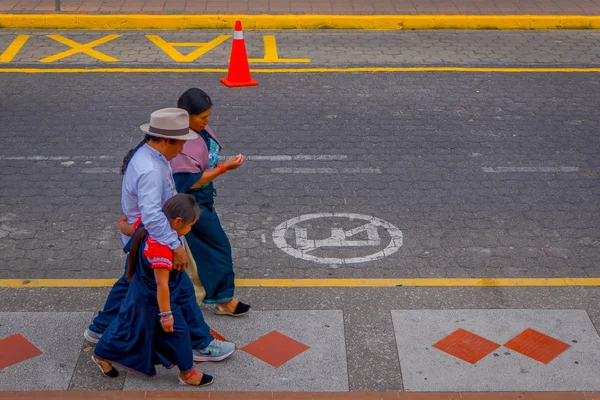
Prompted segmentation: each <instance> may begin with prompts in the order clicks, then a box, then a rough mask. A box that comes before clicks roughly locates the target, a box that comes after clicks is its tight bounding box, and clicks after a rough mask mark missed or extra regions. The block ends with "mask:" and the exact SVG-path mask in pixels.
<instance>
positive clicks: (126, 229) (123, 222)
mask: <svg viewBox="0 0 600 400" xmlns="http://www.w3.org/2000/svg"><path fill="white" fill-rule="evenodd" d="M117 226H118V227H119V230H120V231H121V233H122V234H123V235H125V236H133V234H134V232H135V229H134V228H133V226H134V225H133V224H128V223H127V217H126V216H124V215H123V216H122V217H121V219H119V222H117Z"/></svg>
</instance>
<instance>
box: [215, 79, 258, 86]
mask: <svg viewBox="0 0 600 400" xmlns="http://www.w3.org/2000/svg"><path fill="white" fill-rule="evenodd" d="M221 83H223V85H225V86H227V87H243V86H256V85H258V82H256V81H255V80H254V79H252V78H250V80H249V81H246V82H232V81H230V80H229V79H227V78H221Z"/></svg>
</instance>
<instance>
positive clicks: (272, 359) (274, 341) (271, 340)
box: [242, 331, 310, 367]
mask: <svg viewBox="0 0 600 400" xmlns="http://www.w3.org/2000/svg"><path fill="white" fill-rule="evenodd" d="M308 349H310V347H308V346H307V345H305V344H302V343H300V342H298V341H297V340H294V339H292V338H290V337H288V336H286V335H284V334H282V333H279V332H277V331H272V332H270V333H267V334H266V335H265V336H263V337H261V338H260V339H257V340H255V341H254V342H252V343H250V344H247V345H246V346H244V347H243V348H242V350H244V351H245V352H246V353H249V354H252V355H253V356H254V357H256V358H258V359H260V360H263V361H264V362H266V363H267V364H271V365H272V366H274V367H280V366H282V365H283V364H285V363H286V362H288V361H289V360H291V359H292V358H294V357H296V356H297V355H299V354H301V353H303V352H305V351H306V350H308Z"/></svg>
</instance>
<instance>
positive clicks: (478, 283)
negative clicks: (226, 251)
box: [0, 278, 600, 288]
mask: <svg viewBox="0 0 600 400" xmlns="http://www.w3.org/2000/svg"><path fill="white" fill-rule="evenodd" d="M115 282H116V279H0V287H2V288H48V287H62V288H81V287H88V288H89V287H111V286H112V285H113V284H114V283H115ZM236 286H237V287H278V288H291V287H398V286H402V287H405V286H409V287H530V286H538V287H559V286H600V278H398V279H376V278H365V279H353V278H340V279H237V280H236Z"/></svg>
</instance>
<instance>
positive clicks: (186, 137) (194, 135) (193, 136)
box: [140, 124, 200, 140]
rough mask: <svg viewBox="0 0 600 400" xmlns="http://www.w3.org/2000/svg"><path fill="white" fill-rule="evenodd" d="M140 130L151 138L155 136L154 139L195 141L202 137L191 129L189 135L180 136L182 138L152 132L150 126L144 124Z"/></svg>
mask: <svg viewBox="0 0 600 400" xmlns="http://www.w3.org/2000/svg"><path fill="white" fill-rule="evenodd" d="M140 129H141V131H142V132H144V133H145V134H146V135H150V136H154V137H158V138H163V139H174V140H194V139H198V138H199V137H200V135H198V134H197V133H196V132H194V131H193V130H192V129H190V130H189V131H188V133H187V134H185V135H180V136H169V135H161V134H159V133H154V132H150V130H149V129H150V124H144V125H142V126H140Z"/></svg>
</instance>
